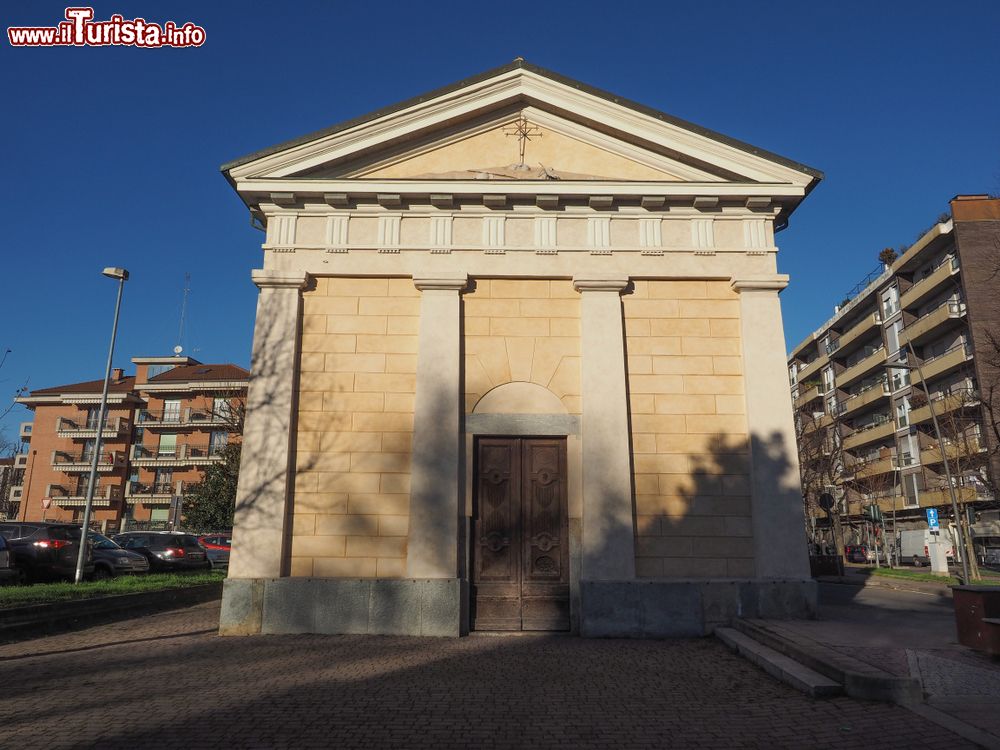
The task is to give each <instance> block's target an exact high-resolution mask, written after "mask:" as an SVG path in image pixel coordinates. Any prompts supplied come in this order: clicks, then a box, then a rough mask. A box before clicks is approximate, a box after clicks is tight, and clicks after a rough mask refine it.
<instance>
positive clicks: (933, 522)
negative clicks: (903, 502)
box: [927, 508, 941, 529]
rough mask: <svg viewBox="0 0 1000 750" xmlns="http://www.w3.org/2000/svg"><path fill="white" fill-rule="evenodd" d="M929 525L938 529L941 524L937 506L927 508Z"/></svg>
mask: <svg viewBox="0 0 1000 750" xmlns="http://www.w3.org/2000/svg"><path fill="white" fill-rule="evenodd" d="M927 525H928V526H929V527H930V528H932V529H937V528H939V527H940V525H941V524H939V523H938V512H937V508H928V509H927Z"/></svg>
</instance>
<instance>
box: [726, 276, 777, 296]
mask: <svg viewBox="0 0 1000 750" xmlns="http://www.w3.org/2000/svg"><path fill="white" fill-rule="evenodd" d="M730 286H731V287H732V288H733V291H734V292H780V291H781V290H782V289H784V288H785V287H786V286H788V274H785V273H772V274H764V275H761V276H742V277H740V278H738V279H737V278H734V279H733V280H732V282H731V283H730Z"/></svg>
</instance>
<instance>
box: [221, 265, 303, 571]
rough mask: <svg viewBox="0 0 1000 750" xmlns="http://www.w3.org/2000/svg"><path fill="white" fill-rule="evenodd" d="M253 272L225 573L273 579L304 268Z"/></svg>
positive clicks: (280, 565) (288, 475)
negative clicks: (246, 377) (252, 313)
mask: <svg viewBox="0 0 1000 750" xmlns="http://www.w3.org/2000/svg"><path fill="white" fill-rule="evenodd" d="M252 278H253V282H254V284H256V285H257V286H258V287H259V288H260V295H259V297H258V299H257V317H256V320H255V323H254V336H253V354H252V355H251V364H250V386H249V390H248V393H247V409H246V423H245V425H244V428H243V452H242V458H241V460H240V479H239V484H238V486H237V490H236V516H235V521H234V530H233V533H234V535H235V538H236V541H237V543H236V544H234V545H233V554H232V559H231V560H230V563H229V576H230V578H277V577H279V576H282V575H285V573H286V561H287V554H286V547H287V541H288V540H287V537H288V535H287V533H286V531H287V528H286V527H287V524H288V498H289V495H290V492H291V486H292V481H293V472H292V463H291V462H292V451H293V444H292V434H293V431H294V429H295V387H296V383H297V382H298V370H299V330H300V327H301V324H302V289H303V288H305V286H306V284H307V283H308V281H309V274H307V273H305V272H304V271H275V270H255V271H253V274H252Z"/></svg>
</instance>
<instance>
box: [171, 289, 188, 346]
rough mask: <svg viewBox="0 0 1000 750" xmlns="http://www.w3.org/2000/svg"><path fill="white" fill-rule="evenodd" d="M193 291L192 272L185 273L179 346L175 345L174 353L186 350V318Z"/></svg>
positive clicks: (178, 332) (178, 333)
mask: <svg viewBox="0 0 1000 750" xmlns="http://www.w3.org/2000/svg"><path fill="white" fill-rule="evenodd" d="M190 293H191V274H189V273H185V274H184V298H183V300H182V301H181V324H180V327H179V328H178V329H177V346H175V347H174V354H177V355H179V354H180V353H181V352H182V351H184V346H183V344H184V318H185V317H186V316H187V305H188V295H189V294H190Z"/></svg>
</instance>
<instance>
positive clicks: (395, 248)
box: [220, 59, 822, 636]
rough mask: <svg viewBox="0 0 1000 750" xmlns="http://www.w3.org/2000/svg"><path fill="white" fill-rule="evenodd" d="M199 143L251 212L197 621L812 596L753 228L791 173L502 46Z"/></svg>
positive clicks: (557, 613)
mask: <svg viewBox="0 0 1000 750" xmlns="http://www.w3.org/2000/svg"><path fill="white" fill-rule="evenodd" d="M223 172H224V174H225V176H226V177H227V179H228V180H229V181H230V183H231V184H232V186H233V187H234V189H235V190H236V191H237V192H238V193H239V195H240V197H241V198H242V199H243V201H244V202H245V203H246V205H247V206H248V208H249V209H250V212H251V215H252V217H253V218H254V220H255V221H256V222H258V223H259V225H260V226H261V227H262V228H263V229H265V231H266V239H265V242H264V245H263V249H264V260H263V265H262V268H260V269H258V270H255V271H253V275H252V276H253V281H254V283H255V284H256V285H257V286H258V287H259V289H260V294H259V301H258V306H257V314H256V323H255V332H254V342H253V355H252V365H251V370H252V374H251V380H250V389H249V396H248V404H247V414H246V422H245V429H244V438H243V445H244V448H243V463H242V468H241V474H240V482H239V491H238V496H237V509H236V522H235V530H234V535H233V549H232V557H231V562H230V569H229V578H228V579H227V581H226V583H225V592H224V597H223V612H222V622H221V627H220V630H221V632H222V633H228V634H246V633H258V632H263V633H293V632H318V633H394V634H413V635H461V634H464V633H467V632H469V631H470V630H491V631H492V630H539V631H544V630H556V631H559V630H562V631H571V632H575V633H580V634H583V635H595V636H598V635H612V636H663V635H701V634H704V633H706V632H710V631H711V629H712V628H714V627H715V626H717V625H720V624H725V623H727V622H729V621H731V620H732V619H733V618H734V617H736V616H739V615H743V616H754V615H758V616H762V617H766V616H793V615H794V616H801V615H807V614H809V613H810V612H811V611H812V610H813V608H814V604H815V589H814V584H813V582H812V580H811V579H810V577H809V567H808V560H807V552H806V544H805V534H804V524H803V512H802V501H801V491H800V487H799V478H798V477H799V475H798V467H797V459H796V448H795V435H794V430H793V426H792V409H791V400H790V396H789V390H788V386H787V380H786V377H787V375H786V372H785V346H784V336H783V333H782V325H781V311H780V305H779V301H778V293H779V291H780V290H781V289H782V288H783V287H784V286H785V285H786V283H787V277H785V276H782V275H780V274H778V273H777V267H776V254H777V247H776V244H775V233H776V232H777V231H779V230H780V229H782V228H783V227H784V226H785V225H786V224H787V222H788V217H789V215H790V214H791V213H792V211H794V209H795V208H796V207H797V206H798V204H799V203H800V202H801V201H802V200H803V198H804V197H805V196H806V195H807V194H808V193H809V191H810V190H811V189H812V188H813V187H814V186H815V185H816V184H817V183H818V182H819V180H820V179H821V177H822V175H821V174H820V173H819V172H817V171H815V170H813V169H811V168H809V167H806V166H804V165H801V164H798V163H796V162H793V161H790V160H788V159H785V158H783V157H779V156H777V155H774V154H771V153H768V152H765V151H762V150H761V149H757V148H754V147H751V146H748V145H747V144H744V143H741V142H738V141H735V140H733V139H730V138H727V137H725V136H722V135H720V134H718V133H715V132H712V131H709V130H706V129H704V128H701V127H698V126H695V125H692V124H691V123H687V122H684V121H681V120H678V119H676V118H673V117H671V116H669V115H666V114H664V113H661V112H657V111H654V110H651V109H649V108H646V107H643V106H641V105H638V104H635V103H632V102H628V101H624V100H622V99H620V98H617V97H614V96H612V95H610V94H607V93H605V92H603V91H598V90H595V89H592V88H590V87H588V86H586V85H584V84H581V83H578V82H576V81H572V80H569V79H566V78H564V77H562V76H559V75H557V74H554V73H551V72H549V71H546V70H543V69H540V68H537V67H535V66H533V65H530V64H528V63H526V62H524V61H523V60H520V59H518V60H515V61H514V62H513V63H511V64H509V65H506V66H504V67H501V68H498V69H494V70H491V71H487V72H486V73H483V74H481V75H479V76H476V77H474V78H471V79H467V80H464V81H462V82H460V83H458V84H455V85H452V86H449V87H446V88H443V89H440V90H437V91H434V92H431V93H429V94H426V95H424V96H421V97H418V98H415V99H412V100H409V101H407V102H403V103H401V104H399V105H397V106H394V107H391V108H388V109H386V110H382V111H379V112H376V113H373V114H371V115H368V116H365V117H362V118H359V119H356V120H352V121H350V122H346V123H343V124H341V125H338V126H335V127H333V128H330V129H328V130H326V131H322V132H319V133H314V134H311V135H308V136H306V137H304V138H301V139H298V140H296V141H292V142H289V143H285V144H281V145H279V146H276V147H274V148H270V149H266V150H264V151H261V152H258V153H255V154H252V155H250V156H248V157H246V158H243V159H239V160H237V161H234V162H231V163H229V164H227V165H225V166H224V167H223Z"/></svg>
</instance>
